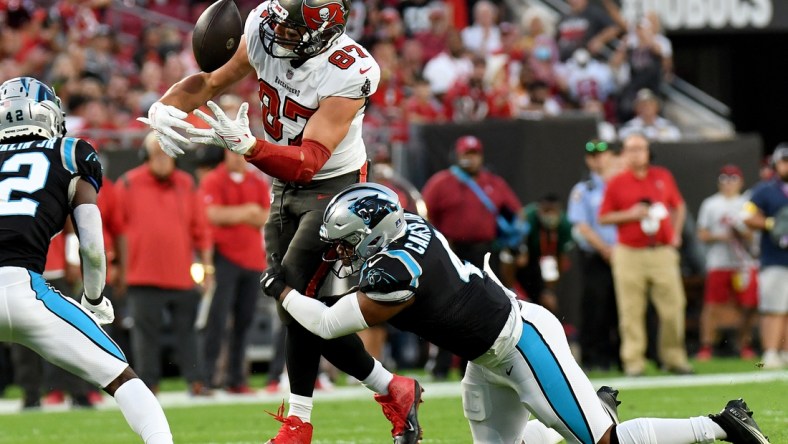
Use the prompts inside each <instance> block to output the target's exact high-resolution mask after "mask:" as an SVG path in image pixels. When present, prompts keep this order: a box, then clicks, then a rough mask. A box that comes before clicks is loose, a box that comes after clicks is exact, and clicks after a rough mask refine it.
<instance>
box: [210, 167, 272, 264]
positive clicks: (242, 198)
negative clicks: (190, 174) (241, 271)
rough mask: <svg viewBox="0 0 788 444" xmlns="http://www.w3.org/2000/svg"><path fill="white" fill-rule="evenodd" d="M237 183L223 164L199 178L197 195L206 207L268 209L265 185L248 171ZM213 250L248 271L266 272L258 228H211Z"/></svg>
mask: <svg viewBox="0 0 788 444" xmlns="http://www.w3.org/2000/svg"><path fill="white" fill-rule="evenodd" d="M242 177H243V179H242V180H241V181H240V182H236V181H235V180H233V178H232V176H231V175H230V172H229V171H227V167H225V166H224V164H221V165H219V166H217V167H216V168H215V169H214V170H213V171H211V172H209V173H208V174H206V175H205V177H203V178H202V181H201V183H200V192H201V194H202V199H203V204H204V205H205V207H206V208H207V207H209V206H211V205H221V206H236V205H242V204H247V203H256V204H258V205H260V206H261V207H263V208H270V207H271V200H270V198H269V191H268V184H267V183H266V182H265V180H263V178H262V177H260V176H258V175H257V174H255V173H254V172H251V171H247V172H246V173H244V174H243V176H242ZM211 229H212V230H211V231H212V233H213V241H214V245H215V246H216V250H217V251H219V253H221V254H222V255H223V256H224V257H226V258H227V259H228V260H230V262H232V263H234V264H236V265H238V266H239V267H242V268H246V269H248V270H257V271H263V270H265V267H266V263H265V249H264V248H263V235H262V233H261V231H260V229H259V228H257V227H254V226H252V225H248V224H236V225H223V226H218V225H212V226H211Z"/></svg>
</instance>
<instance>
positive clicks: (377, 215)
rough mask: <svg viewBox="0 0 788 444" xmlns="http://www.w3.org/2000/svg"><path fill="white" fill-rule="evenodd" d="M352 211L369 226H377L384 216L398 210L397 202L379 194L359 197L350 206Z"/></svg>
mask: <svg viewBox="0 0 788 444" xmlns="http://www.w3.org/2000/svg"><path fill="white" fill-rule="evenodd" d="M350 211H352V212H353V213H355V214H356V215H357V216H358V217H360V218H361V220H362V221H363V222H364V225H366V226H368V227H369V228H375V226H377V224H378V223H380V221H381V220H383V218H384V217H386V216H388V215H389V214H390V213H394V212H396V211H397V206H396V204H394V203H392V202H389V201H387V200H384V199H378V197H377V196H368V197H365V198H363V199H359V200H357V201H355V202H354V203H353V205H352V206H351V207H350Z"/></svg>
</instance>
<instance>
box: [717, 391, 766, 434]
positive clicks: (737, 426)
mask: <svg viewBox="0 0 788 444" xmlns="http://www.w3.org/2000/svg"><path fill="white" fill-rule="evenodd" d="M709 418H711V420H712V421H714V422H716V423H717V425H719V426H720V427H722V430H725V433H727V434H728V437H727V438H725V439H724V440H723V441H728V442H732V443H734V444H769V438H767V437H766V436H764V434H763V432H761V429H760V428H758V424H756V423H755V420H754V419H752V411H751V410H750V409H749V408H747V404H746V403H745V402H744V400H743V399H741V398H739V399H734V400H732V401H728V404H727V405H726V406H725V408H724V409H722V411H721V412H720V413H717V414H712V415H709Z"/></svg>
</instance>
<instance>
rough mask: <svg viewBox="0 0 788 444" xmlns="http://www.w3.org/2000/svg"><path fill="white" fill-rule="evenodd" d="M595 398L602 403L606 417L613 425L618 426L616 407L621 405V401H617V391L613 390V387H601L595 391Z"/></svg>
mask: <svg viewBox="0 0 788 444" xmlns="http://www.w3.org/2000/svg"><path fill="white" fill-rule="evenodd" d="M596 395H597V397H599V400H600V401H601V402H602V407H604V408H605V411H606V412H607V414H608V416H610V419H612V420H613V423H615V424H619V422H620V421H619V420H618V405H619V404H621V401H619V400H618V390H614V389H613V387H608V386H606V385H603V386H602V387H599V390H597V391H596Z"/></svg>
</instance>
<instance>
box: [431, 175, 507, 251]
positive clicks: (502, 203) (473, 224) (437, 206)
mask: <svg viewBox="0 0 788 444" xmlns="http://www.w3.org/2000/svg"><path fill="white" fill-rule="evenodd" d="M475 180H476V183H478V184H479V186H480V187H481V189H482V190H483V191H484V192H485V193H486V194H487V196H488V197H489V198H490V200H491V201H492V203H493V204H494V205H495V207H496V208H499V209H500V208H507V209H509V211H511V212H512V214H517V213H519V212H520V208H521V207H522V205H521V204H520V200H519V199H517V196H516V195H515V194H514V191H512V189H511V188H509V185H508V184H507V183H506V181H504V180H503V178H501V177H500V176H496V175H495V174H492V173H490V172H489V171H481V172H480V173H479V175H478V176H476V178H475ZM422 195H423V197H424V202H425V203H426V204H427V211H428V213H429V219H430V222H431V223H432V224H433V225H435V227H436V228H438V230H439V231H441V232H442V233H443V234H444V236H446V238H447V239H448V240H451V241H454V242H491V241H493V240H495V238H496V232H497V226H496V222H495V216H494V215H493V214H492V213H490V211H489V210H487V207H485V206H484V204H482V202H481V201H480V200H479V198H478V197H476V194H475V193H474V192H473V190H471V189H470V188H468V186H467V185H465V184H464V183H462V182H460V181H459V179H457V177H456V176H454V174H452V173H451V172H450V171H449V170H443V171H439V172H438V173H436V174H435V175H434V176H432V177H431V178H430V180H428V181H427V184H426V185H424V190H423V191H422Z"/></svg>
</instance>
